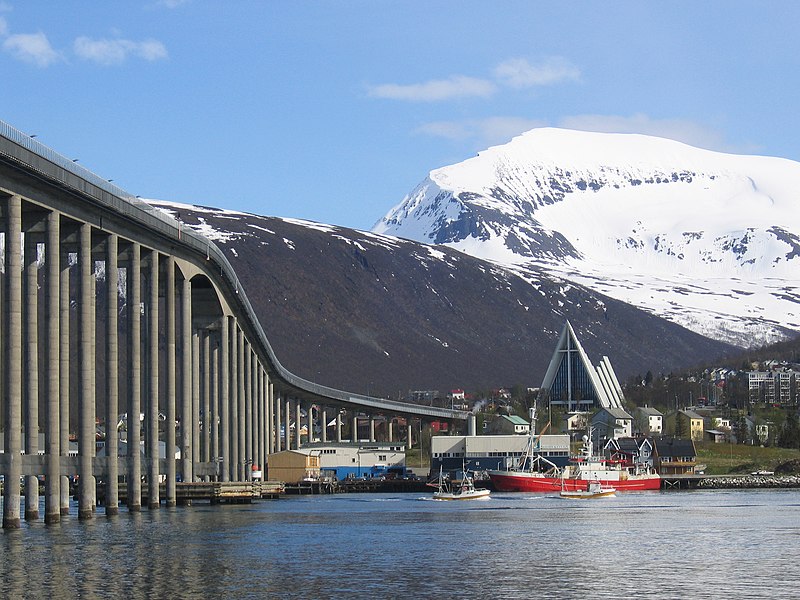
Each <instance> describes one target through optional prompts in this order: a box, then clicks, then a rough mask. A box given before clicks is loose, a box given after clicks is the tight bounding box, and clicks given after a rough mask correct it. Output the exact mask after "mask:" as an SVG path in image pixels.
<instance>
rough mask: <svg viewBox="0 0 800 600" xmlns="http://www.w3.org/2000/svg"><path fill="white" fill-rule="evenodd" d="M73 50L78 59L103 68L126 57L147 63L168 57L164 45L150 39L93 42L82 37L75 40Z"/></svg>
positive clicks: (116, 63)
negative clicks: (94, 63) (134, 57)
mask: <svg viewBox="0 0 800 600" xmlns="http://www.w3.org/2000/svg"><path fill="white" fill-rule="evenodd" d="M73 49H74V51H75V54H76V55H78V56H79V57H80V58H83V59H85V60H90V61H92V62H96V63H98V64H100V65H105V66H111V65H118V64H121V63H123V62H124V61H125V60H126V59H127V58H128V56H138V57H139V58H142V59H144V60H147V61H155V60H161V59H163V58H167V56H168V54H167V49H166V47H165V46H164V44H162V43H161V42H159V41H158V40H152V39H151V40H144V41H143V42H133V41H131V40H124V39H113V40H109V39H100V40H93V39H91V38H88V37H85V36H82V37H79V38H77V39H76V40H75V43H74V45H73Z"/></svg>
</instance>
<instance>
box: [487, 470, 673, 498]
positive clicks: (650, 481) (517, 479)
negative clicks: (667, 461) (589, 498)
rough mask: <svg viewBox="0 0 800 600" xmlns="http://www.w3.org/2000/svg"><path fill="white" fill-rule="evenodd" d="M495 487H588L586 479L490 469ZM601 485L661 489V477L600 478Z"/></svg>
mask: <svg viewBox="0 0 800 600" xmlns="http://www.w3.org/2000/svg"><path fill="white" fill-rule="evenodd" d="M489 477H490V479H491V480H492V485H493V486H494V489H495V490H497V491H498V492H548V493H552V492H560V491H561V490H565V491H570V492H575V491H580V490H585V489H586V484H587V480H586V479H561V478H560V477H547V476H543V475H541V474H538V473H522V472H514V471H489ZM599 481H600V485H602V486H604V487H605V486H608V487H613V488H615V489H616V490H617V491H618V492H629V491H643V490H659V489H661V477H659V476H658V475H645V476H640V477H637V476H631V477H628V479H600V480H599Z"/></svg>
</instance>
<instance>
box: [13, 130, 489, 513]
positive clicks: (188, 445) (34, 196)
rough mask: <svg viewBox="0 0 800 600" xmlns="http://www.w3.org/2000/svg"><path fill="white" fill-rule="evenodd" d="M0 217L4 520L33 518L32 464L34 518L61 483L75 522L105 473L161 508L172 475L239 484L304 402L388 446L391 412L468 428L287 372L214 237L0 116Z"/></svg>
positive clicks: (59, 497)
mask: <svg viewBox="0 0 800 600" xmlns="http://www.w3.org/2000/svg"><path fill="white" fill-rule="evenodd" d="M0 222H1V223H2V234H3V237H2V242H3V258H4V263H3V285H2V288H1V289H0V314H1V315H2V318H1V319H0V339H2V340H3V343H2V347H1V348H0V353H1V354H2V357H1V358H2V369H1V370H0V388H1V391H2V411H1V413H0V419H1V420H2V422H0V429H1V430H2V432H3V445H2V448H3V454H2V455H0V473H2V474H3V476H4V494H3V527H4V528H16V527H19V526H20V517H21V512H22V504H23V497H24V516H25V518H26V519H38V518H39V494H40V491H39V486H40V481H39V476H44V494H45V497H44V510H45V515H44V519H45V522H47V523H53V522H58V521H59V520H60V516H61V515H62V514H66V513H67V512H68V507H69V485H70V480H71V479H72V480H73V481H74V479H75V478H77V486H78V493H79V501H78V516H79V517H80V518H90V517H91V516H92V514H93V512H94V510H95V506H96V494H97V484H98V482H99V483H100V484H101V485H104V486H105V488H104V489H103V491H104V496H105V503H106V513H107V514H109V515H111V514H115V513H117V512H118V506H119V488H118V486H119V484H118V482H119V481H120V480H121V479H122V480H124V481H125V483H126V486H127V489H126V492H127V496H126V497H127V505H128V509H129V510H131V511H137V510H141V502H142V482H143V481H144V482H148V483H151V482H162V483H165V485H164V493H165V495H166V498H164V499H163V500H164V501H165V503H166V504H167V505H174V504H175V503H176V482H178V481H183V482H192V481H221V482H230V481H248V480H250V479H251V477H252V472H253V470H254V469H255V468H256V466H263V465H265V464H266V462H267V457H268V455H269V454H270V453H273V452H277V451H280V450H283V449H288V448H289V447H290V444H292V443H293V444H294V446H295V447H299V444H300V442H301V440H300V435H299V431H300V428H301V421H302V416H301V415H302V411H301V409H302V408H303V407H304V409H305V411H304V412H305V414H306V423H307V426H308V431H309V432H313V431H314V420H315V419H314V415H315V414H316V421H317V422H318V423H320V424H321V437H322V441H327V436H328V427H327V424H328V423H329V419H331V418H332V417H334V418H335V420H336V423H337V426H336V427H335V434H332V436H331V437H333V435H335V437H336V439H337V440H339V441H341V439H342V414H343V413H345V412H346V414H347V420H348V425H349V429H350V437H351V438H352V439H353V440H354V441H355V440H357V438H358V429H359V422H358V419H359V417H361V418H362V419H366V420H368V421H369V434H368V437H369V439H370V440H371V441H375V435H376V433H375V422H376V421H375V419H376V417H377V416H380V415H382V416H384V417H385V418H386V419H387V426H386V427H385V428H384V431H383V436H384V438H388V440H389V441H392V439H393V438H394V437H396V435H395V434H396V433H399V432H395V431H393V430H392V423H393V422H392V420H391V419H392V418H395V417H402V418H404V419H406V420H409V419H412V418H414V419H423V420H434V419H438V420H447V421H451V422H455V421H466V422H467V424H468V426H469V429H471V430H474V419H472V418H471V416H470V415H469V413H464V412H461V411H453V410H447V409H440V408H433V407H423V406H417V405H413V404H406V403H402V402H393V401H390V400H385V399H381V398H373V397H369V396H364V395H359V394H351V393H348V392H346V391H343V390H336V389H332V388H329V387H326V386H322V385H319V384H316V383H314V382H312V381H307V380H305V379H302V378H300V377H297V376H296V375H294V374H293V373H291V372H289V371H288V370H287V369H286V368H284V367H283V366H282V365H281V363H280V361H279V360H278V358H277V357H276V356H275V353H274V352H273V350H272V347H271V346H270V343H269V340H268V338H267V335H266V333H265V331H264V329H263V327H262V324H261V323H259V321H258V318H257V317H256V315H255V313H254V312H253V308H252V306H251V305H250V302H249V301H248V299H247V296H246V294H245V292H244V289H243V288H242V286H241V284H240V283H239V280H238V279H237V277H236V273H235V272H234V271H233V268H232V267H231V265H230V264H229V262H228V261H227V259H226V258H225V256H224V254H223V253H222V252H221V251H220V250H219V248H217V247H216V246H215V245H214V244H213V243H212V242H210V241H209V240H207V239H205V238H204V237H202V236H200V235H198V234H196V233H194V232H192V231H190V230H188V229H186V228H184V227H182V225H181V223H180V222H179V221H176V220H174V219H172V218H170V217H169V216H167V215H165V214H163V213H161V212H160V211H157V210H155V209H153V208H151V207H150V206H149V205H147V204H146V203H144V202H141V201H139V200H137V199H136V198H135V197H133V196H131V195H130V194H128V193H126V192H124V191H123V190H121V189H119V188H117V187H116V186H114V185H112V184H111V183H110V182H109V181H107V180H104V179H102V178H100V177H98V176H97V175H95V174H93V173H91V172H90V171H88V170H86V169H84V168H83V167H80V166H78V165H77V164H75V162H74V161H71V160H69V159H67V158H65V157H63V156H61V155H59V154H57V153H56V152H54V151H53V150H51V149H50V148H48V147H46V146H44V145H42V144H40V143H38V142H37V141H36V140H34V139H32V138H31V137H30V136H28V135H25V134H24V133H22V132H20V131H17V130H16V129H14V128H13V127H11V126H9V125H7V124H5V123H3V122H0ZM267 325H268V324H267ZM121 416H122V418H120V417H121ZM292 421H293V422H294V423H295V430H296V431H297V433H298V435H294V436H291V435H290V432H291V427H290V423H291V422H292ZM281 429H283V432H284V433H283V435H281V433H280V432H281ZM406 429H407V432H408V433H407V435H408V438H407V440H406V442H407V443H409V444H410V443H411V439H410V435H411V427H408V426H407V427H406ZM361 437H362V439H366V438H367V436H366V435H364V436H361ZM71 448H72V449H71ZM20 481H23V482H24V483H23V485H22V486H20V485H17V484H16V482H20ZM149 487H150V488H151V493H150V494H148V496H147V499H148V506H149V507H150V508H157V507H158V506H160V504H161V502H162V498H161V497H160V492H159V486H158V485H151V486H149Z"/></svg>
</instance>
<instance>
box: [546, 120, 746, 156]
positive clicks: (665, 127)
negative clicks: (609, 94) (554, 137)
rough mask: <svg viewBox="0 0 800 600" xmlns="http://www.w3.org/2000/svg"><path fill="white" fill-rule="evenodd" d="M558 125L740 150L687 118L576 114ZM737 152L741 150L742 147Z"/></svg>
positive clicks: (714, 131) (707, 128) (709, 129)
mask: <svg viewBox="0 0 800 600" xmlns="http://www.w3.org/2000/svg"><path fill="white" fill-rule="evenodd" d="M559 126H560V127H564V128H567V129H579V130H581V131H597V132H600V133H641V134H644V135H652V136H656V137H663V138H668V139H671V140H676V141H679V142H683V143H685V144H689V145H691V146H696V147H699V148H706V149H708V150H718V151H725V152H732V151H737V149H735V148H733V147H732V146H731V145H729V144H728V143H726V141H725V139H724V137H723V135H722V134H721V133H720V132H719V131H717V130H715V129H713V128H711V127H708V126H707V125H703V124H700V123H696V122H694V121H690V120H687V119H653V118H651V117H649V116H647V115H645V114H641V113H639V114H635V115H632V116H629V117H623V116H618V115H575V116H571V117H563V118H562V119H561V120H560V121H559ZM738 150H740V151H741V150H742V149H741V148H740V149H738Z"/></svg>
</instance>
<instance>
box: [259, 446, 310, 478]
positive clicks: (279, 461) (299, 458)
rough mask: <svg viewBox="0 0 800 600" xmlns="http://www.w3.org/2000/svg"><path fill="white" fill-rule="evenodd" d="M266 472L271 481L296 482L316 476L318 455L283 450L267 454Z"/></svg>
mask: <svg viewBox="0 0 800 600" xmlns="http://www.w3.org/2000/svg"><path fill="white" fill-rule="evenodd" d="M267 473H268V476H269V478H270V479H271V480H272V481H282V482H284V483H297V482H299V481H302V480H304V479H307V478H314V479H316V478H318V477H319V476H320V471H319V455H318V454H303V453H302V452H295V451H294V450H284V451H282V452H276V453H274V454H270V455H269V459H268V460H267Z"/></svg>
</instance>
